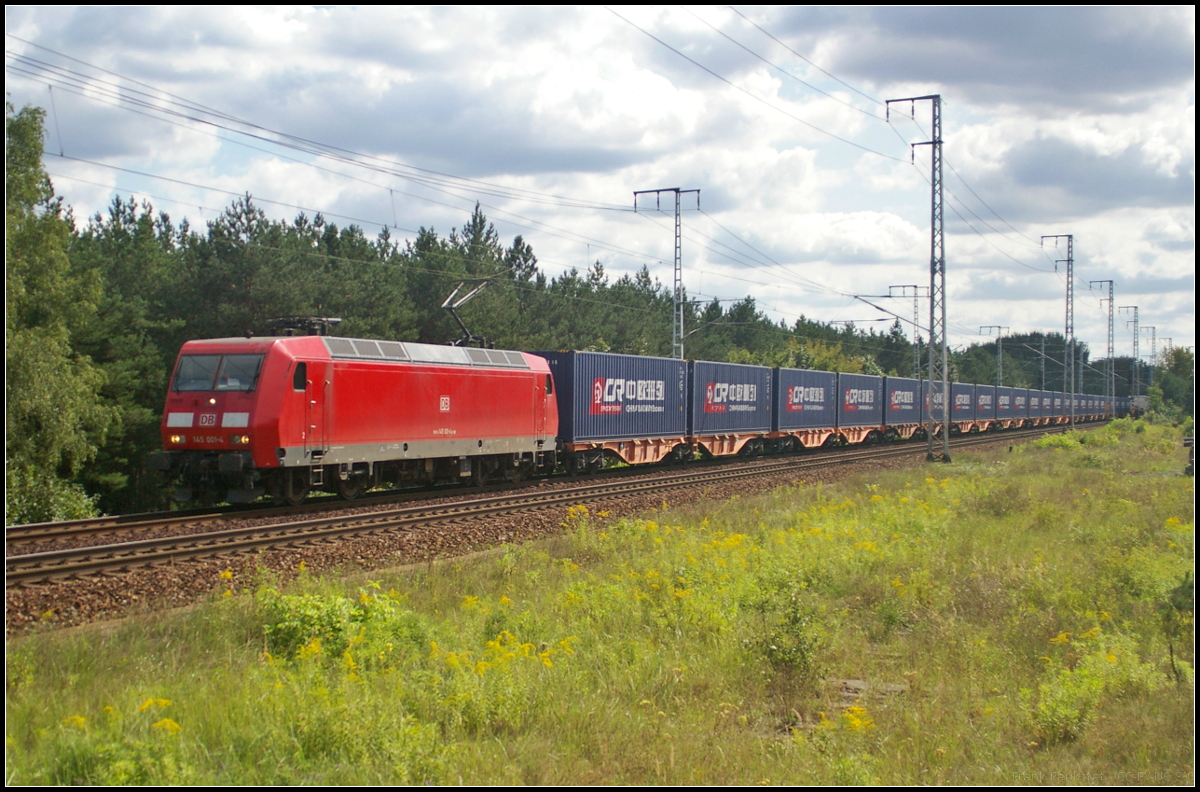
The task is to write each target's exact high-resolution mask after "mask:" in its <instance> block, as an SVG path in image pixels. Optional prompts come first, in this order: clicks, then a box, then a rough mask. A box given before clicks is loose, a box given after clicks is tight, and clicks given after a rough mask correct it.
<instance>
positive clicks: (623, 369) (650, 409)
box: [534, 352, 688, 471]
mask: <svg viewBox="0 0 1200 792" xmlns="http://www.w3.org/2000/svg"><path fill="white" fill-rule="evenodd" d="M534 354H537V355H539V356H540V357H543V358H545V359H546V362H547V363H549V365H550V372H551V373H552V374H553V375H554V382H555V384H556V398H557V400H558V416H559V441H560V444H561V446H562V448H561V450H562V452H563V453H564V454H565V458H564V462H565V464H566V466H567V467H568V469H569V470H572V471H576V470H581V469H584V468H592V469H594V468H596V467H599V465H600V464H601V463H602V462H603V459H604V456H605V453H606V452H607V453H610V454H613V455H615V456H616V457H617V458H619V459H621V460H622V461H624V462H628V463H630V464H646V463H652V462H660V461H662V460H663V459H665V458H667V457H668V456H670V455H671V454H681V453H682V450H683V449H684V448H685V447H687V446H688V440H687V437H688V410H687V383H688V365H687V363H686V362H685V361H682V360H674V359H668V358H652V357H638V356H636V355H613V354H608V353H603V352H537V353H534Z"/></svg>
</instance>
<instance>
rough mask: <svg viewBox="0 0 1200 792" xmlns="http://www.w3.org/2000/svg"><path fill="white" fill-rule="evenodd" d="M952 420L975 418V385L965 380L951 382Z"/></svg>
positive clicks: (971, 419) (972, 419) (970, 419)
mask: <svg viewBox="0 0 1200 792" xmlns="http://www.w3.org/2000/svg"><path fill="white" fill-rule="evenodd" d="M950 396H951V398H952V400H953V401H952V402H951V404H950V420H951V421H974V420H975V386H974V385H968V384H967V383H965V382H952V383H950Z"/></svg>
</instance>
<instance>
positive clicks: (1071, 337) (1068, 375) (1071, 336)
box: [1042, 234, 1075, 426]
mask: <svg viewBox="0 0 1200 792" xmlns="http://www.w3.org/2000/svg"><path fill="white" fill-rule="evenodd" d="M1047 239H1053V240H1059V239H1066V240H1067V257H1066V258H1065V259H1059V260H1058V261H1056V262H1054V263H1055V265H1058V264H1066V265H1067V322H1066V336H1067V338H1066V341H1067V348H1066V349H1065V350H1064V354H1063V407H1066V408H1067V411H1068V415H1069V416H1070V425H1071V426H1074V425H1075V235H1074V234H1047V235H1045V236H1043V237H1042V241H1043V242H1045V241H1046V240H1047ZM1057 244H1058V242H1057V241H1056V242H1055V245H1057Z"/></svg>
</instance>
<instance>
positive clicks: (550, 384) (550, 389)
mask: <svg viewBox="0 0 1200 792" xmlns="http://www.w3.org/2000/svg"><path fill="white" fill-rule="evenodd" d="M546 395H547V396H553V395H554V380H553V379H551V378H550V375H549V374H547V375H546Z"/></svg>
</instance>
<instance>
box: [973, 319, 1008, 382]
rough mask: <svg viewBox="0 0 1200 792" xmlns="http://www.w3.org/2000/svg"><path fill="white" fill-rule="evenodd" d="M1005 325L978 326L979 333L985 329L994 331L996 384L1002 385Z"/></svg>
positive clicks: (982, 332)
mask: <svg viewBox="0 0 1200 792" xmlns="http://www.w3.org/2000/svg"><path fill="white" fill-rule="evenodd" d="M1008 329H1009V328H1007V327H1002V326H1000V325H984V326H983V327H981V328H979V332H980V334H984V331H985V330H995V331H996V385H997V386H999V387H1004V332H1005V331H1006V330H1008Z"/></svg>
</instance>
